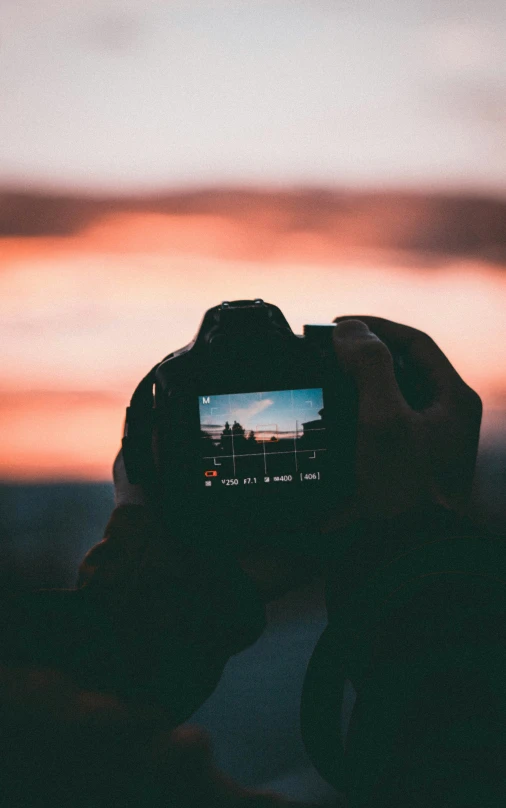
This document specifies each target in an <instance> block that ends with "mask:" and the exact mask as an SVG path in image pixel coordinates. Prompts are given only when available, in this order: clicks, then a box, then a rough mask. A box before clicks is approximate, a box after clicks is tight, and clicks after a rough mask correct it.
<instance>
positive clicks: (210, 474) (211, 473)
mask: <svg viewBox="0 0 506 808" xmlns="http://www.w3.org/2000/svg"><path fill="white" fill-rule="evenodd" d="M204 474H205V476H206V477H217V476H218V472H217V471H215V470H214V469H212V470H211V471H204Z"/></svg>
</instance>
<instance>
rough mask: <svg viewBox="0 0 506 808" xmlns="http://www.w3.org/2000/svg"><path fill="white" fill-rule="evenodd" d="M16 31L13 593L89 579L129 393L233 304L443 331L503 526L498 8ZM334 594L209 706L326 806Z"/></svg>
mask: <svg viewBox="0 0 506 808" xmlns="http://www.w3.org/2000/svg"><path fill="white" fill-rule="evenodd" d="M0 31H1V39H0V83H1V100H0V108H1V113H2V114H1V117H2V127H1V135H0V345H1V353H0V365H1V376H0V430H1V440H0V479H1V484H0V532H1V557H0V560H1V575H0V584H1V585H2V586H4V588H5V587H7V588H12V589H14V590H15V589H19V588H21V587H25V586H65V585H71V584H72V583H73V581H74V578H75V572H76V568H77V565H78V563H79V560H80V559H81V558H82V555H83V554H84V552H85V551H86V550H87V549H88V548H89V547H90V546H91V545H92V544H93V543H95V542H96V541H97V540H99V539H100V538H101V535H102V531H103V527H104V525H105V523H106V521H107V518H108V515H109V513H110V510H111V508H112V487H111V484H110V468H111V464H112V460H113V458H114V456H115V453H116V451H117V449H118V446H119V442H120V438H121V432H122V424H123V416H124V410H125V407H126V405H127V404H128V401H129V397H130V395H131V393H132V391H133V389H134V388H135V386H136V384H137V383H138V381H139V380H140V378H141V377H142V376H143V375H144V374H145V373H146V372H147V371H148V370H149V369H150V368H151V367H152V366H153V364H154V363H155V362H156V361H159V360H160V359H161V358H162V357H163V356H165V355H166V354H167V353H169V352H170V351H172V350H174V349H176V348H179V347H181V346H182V345H184V344H185V343H187V342H188V341H189V340H190V339H191V337H192V336H193V335H194V333H195V331H196V330H197V328H198V325H199V322H200V319H201V317H202V314H203V312H204V310H205V309H207V308H208V307H210V306H213V305H216V304H217V303H219V302H221V301H222V300H224V299H234V298H255V297H262V298H263V299H265V300H267V301H268V302H271V303H275V304H276V305H278V306H280V308H281V309H282V310H283V312H284V314H285V315H286V317H287V318H288V320H289V322H290V324H291V325H292V327H293V329H294V330H296V331H298V332H300V331H301V328H302V324H303V323H304V322H318V321H319V322H328V321H330V320H331V319H332V318H333V317H335V316H336V315H340V314H376V315H379V316H382V317H387V318H390V319H394V320H397V321H399V322H403V323H407V324H410V325H413V326H415V327H417V328H420V329H422V330H424V331H427V332H429V333H430V334H431V335H432V336H433V337H434V339H435V340H436V341H437V342H438V343H439V345H440V346H441V347H442V349H443V350H444V351H445V352H446V354H447V355H448V356H449V357H450V359H451V361H452V362H453V364H454V365H455V366H456V368H457V369H458V371H459V372H460V374H461V375H462V376H463V377H464V379H465V380H466V381H467V382H468V383H469V384H470V385H471V386H472V387H474V388H475V389H476V390H477V391H478V392H479V394H480V395H481V396H482V399H483V402H484V408H485V411H484V421H483V430H482V439H481V445H480V455H479V461H478V472H477V479H476V486H475V495H474V501H473V508H474V510H475V512H476V513H477V514H478V515H479V517H480V518H481V519H483V520H485V521H486V522H487V523H488V524H490V525H491V526H492V527H494V528H496V529H504V525H505V523H506V429H505V426H506V316H505V314H506V139H505V137H504V133H505V131H506V60H505V58H504V41H505V39H506V5H505V4H504V3H503V2H502V0H470V1H469V2H467V1H466V0H458V1H457V0H438V1H437V2H436V0H379V2H376V3H374V4H372V5H371V4H370V3H369V2H365V0H354V2H353V3H352V2H330V0H329V2H327V1H326V0H320V1H318V2H317V1H316V0H314V2H311V1H310V0H299V2H297V3H294V2H288V1H286V2H285V0H255V1H254V2H253V0H186V1H185V2H176V0H173V1H172V2H171V0H165V2H160V1H159V0H86V2H85V1H84V0H37V2H35V0H2V2H0ZM318 602H319V598H318V589H317V588H316V589H314V590H311V591H309V590H308V591H307V592H305V593H302V594H301V595H299V596H294V597H292V599H290V598H289V599H287V600H286V601H285V602H284V603H283V604H281V605H279V606H278V607H276V612H275V613H273V618H272V622H271V625H270V627H269V630H268V632H267V635H266V637H264V638H263V639H262V640H261V641H260V644H257V647H255V648H254V649H250V650H249V651H248V652H245V654H243V655H241V656H240V657H238V658H236V659H234V660H232V662H231V664H230V665H229V667H228V668H227V671H226V675H225V679H224V681H223V682H222V683H221V685H220V688H219V690H218V691H217V694H215V696H213V697H212V699H211V700H210V701H209V702H208V703H207V704H206V705H205V706H204V708H203V709H202V711H200V713H199V715H198V716H197V717H196V720H199V721H200V722H201V723H207V725H208V726H210V727H211V730H212V732H213V736H214V738H215V746H216V753H217V757H218V760H219V762H220V764H221V765H222V766H223V767H224V768H226V769H227V770H228V771H230V772H231V773H232V774H234V776H237V777H238V778H239V779H240V780H241V782H244V783H245V784H257V785H258V784H265V783H275V784H276V785H277V787H278V788H279V789H280V790H281V791H282V792H283V793H286V794H293V795H294V796H300V797H304V796H309V797H311V798H315V799H316V798H317V797H318V798H321V799H322V800H324V799H325V798H326V796H325V795H327V796H328V790H325V788H324V786H323V784H322V783H321V782H320V781H319V780H318V778H317V776H316V773H315V772H314V770H312V768H311V766H310V764H309V761H308V760H307V759H306V758H305V755H304V752H303V748H302V743H301V740H300V735H299V733H298V699H299V696H300V684H301V681H302V676H303V672H304V668H305V664H306V662H307V659H308V657H309V655H310V653H311V650H312V647H313V645H314V642H315V641H316V638H317V636H318V634H319V632H320V631H321V628H322V626H323V624H324V615H323V613H322V611H321V608H320V607H319V606H318ZM304 604H305V607H304V608H303V606H304ZM309 604H312V606H311V607H310V606H309ZM281 660H283V661H281ZM287 683H288V684H287ZM245 705H248V706H247V710H245ZM248 710H249V713H248V715H246V714H245V713H247V712H248Z"/></svg>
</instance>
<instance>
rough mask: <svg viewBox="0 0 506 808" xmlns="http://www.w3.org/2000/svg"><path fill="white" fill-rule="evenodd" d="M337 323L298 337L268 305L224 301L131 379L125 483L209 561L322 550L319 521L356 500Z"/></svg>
mask: <svg viewBox="0 0 506 808" xmlns="http://www.w3.org/2000/svg"><path fill="white" fill-rule="evenodd" d="M334 327H335V325H334V324H333V323H331V324H325V325H311V324H308V325H305V326H304V329H303V334H302V335H298V334H294V333H293V331H292V329H291V328H290V326H289V324H288V322H287V321H286V319H285V317H284V316H283V314H282V312H281V310H280V309H279V308H278V307H277V306H274V305H271V304H269V303H265V302H264V301H263V300H261V299H259V298H258V299H256V300H235V301H225V302H223V303H221V304H220V305H218V306H214V307H213V308H211V309H209V310H208V311H207V312H206V313H205V315H204V318H203V320H202V324H201V326H200V329H199V331H198V333H197V335H196V337H195V338H194V339H193V340H192V342H190V343H189V344H188V345H186V346H185V347H184V348H181V349H180V350H177V351H174V352H173V353H171V354H169V355H168V356H166V357H165V358H164V359H163V360H162V361H161V362H160V363H158V364H157V365H155V367H154V368H153V369H152V370H151V371H150V373H148V375H147V376H146V377H145V378H144V379H143V380H142V381H141V382H140V384H139V385H138V387H137V389H136V390H135V392H134V394H133V396H132V400H131V403H130V406H129V407H128V408H127V412H126V421H125V433H124V438H123V454H124V459H125V466H126V470H127V475H128V479H129V481H130V482H131V483H136V484H141V485H142V486H144V488H145V490H146V491H147V492H148V493H149V494H150V495H151V496H152V497H153V498H154V500H155V501H156V503H157V505H158V506H159V507H160V509H161V512H162V515H163V518H164V520H165V521H166V522H167V524H168V525H169V526H170V527H171V529H172V530H174V529H177V527H178V526H180V529H179V531H178V537H179V538H180V539H181V540H182V541H188V542H190V543H191V544H192V545H195V546H198V547H199V548H200V549H201V550H204V551H206V550H210V551H212V552H213V554H215V553H218V552H224V553H226V552H229V551H230V552H231V551H232V550H233V551H234V552H237V549H238V547H239V548H240V547H241V546H244V547H248V546H251V545H252V544H259V543H261V544H269V545H270V546H278V547H285V548H287V549H288V548H289V549H291V550H294V549H295V550H298V551H302V552H317V553H319V554H321V553H322V552H323V553H324V552H325V549H326V548H325V546H324V542H325V539H324V538H323V537H322V536H321V534H320V531H319V529H318V524H319V522H320V521H321V518H322V515H324V514H325V512H326V511H328V510H329V508H330V507H332V508H333V509H335V508H336V507H337V508H338V507H339V504H340V503H342V504H343V506H344V504H345V503H346V501H347V500H348V499H349V497H350V496H352V493H353V476H354V475H353V457H354V448H355V436H356V419H357V395H356V391H355V389H354V386H353V384H352V382H351V380H350V379H349V378H347V377H346V376H345V374H344V373H343V372H342V371H341V370H340V368H339V365H338V362H337V358H336V355H335V352H334V349H333V345H332V330H333V328H334ZM395 363H396V371H397V372H398V376H399V378H401V377H402V375H403V372H404V370H405V368H404V365H403V363H402V358H401V357H399V356H396V357H395ZM408 386H409V385H408ZM405 394H406V393H405ZM408 394H409V391H408ZM333 542H334V543H335V537H334V540H333Z"/></svg>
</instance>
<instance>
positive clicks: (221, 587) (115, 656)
mask: <svg viewBox="0 0 506 808" xmlns="http://www.w3.org/2000/svg"><path fill="white" fill-rule="evenodd" d="M383 340H386V341H387V342H389V343H390V344H395V345H396V346H397V347H398V348H399V349H402V350H403V352H404V353H405V354H407V355H409V356H410V358H411V361H412V362H413V363H414V364H415V365H416V366H417V367H418V368H421V369H422V370H423V372H424V373H425V374H426V376H427V378H428V379H430V381H431V383H433V384H434V389H435V398H434V402H433V404H432V406H431V407H430V408H428V409H427V410H426V411H423V412H414V411H413V410H411V408H410V407H409V406H408V405H407V403H406V402H405V401H404V399H403V397H402V395H401V393H400V391H399V388H398V386H397V383H396V380H395V375H394V371H393V364H392V357H391V354H390V352H389V350H388V348H387V347H386V345H385V342H384V341H383ZM334 345H335V350H336V353H337V357H338V360H339V363H340V365H341V367H342V369H343V370H344V371H345V372H346V373H347V374H349V375H350V376H351V377H352V378H353V379H354V381H355V384H356V387H357V389H358V394H359V418H358V440H357V454H356V470H355V474H356V494H355V496H354V498H353V500H352V501H351V502H350V503H349V507H348V508H347V509H346V511H345V512H343V511H342V509H341V510H339V511H336V512H335V513H334V514H332V513H327V514H326V515H325V519H324V521H323V522H322V524H321V531H322V532H324V533H326V534H330V535H335V540H336V541H340V540H341V538H342V537H343V536H350V535H354V537H355V539H354V541H353V542H352V543H351V544H350V549H349V552H348V553H347V556H346V558H345V560H344V561H343V565H342V567H340V568H335V569H333V568H331V569H330V571H329V573H328V577H329V587H328V607H329V609H330V610H332V609H333V608H335V605H336V603H339V602H343V600H345V599H346V598H347V597H348V596H349V593H350V592H352V591H354V590H356V589H357V588H359V587H360V586H363V585H364V582H367V581H368V580H369V579H370V577H371V576H372V575H373V574H374V573H375V570H376V569H377V568H378V565H384V564H388V563H389V561H390V560H391V559H392V557H393V556H394V555H395V554H398V553H399V552H401V553H402V552H405V551H406V550H407V549H408V548H410V547H416V546H417V545H418V544H419V543H420V542H425V541H427V540H429V541H436V540H440V539H444V538H445V536H448V535H457V534H458V533H459V531H462V530H465V529H467V528H468V525H467V523H465V522H462V520H461V514H462V512H463V510H464V509H465V506H466V504H467V501H468V498H469V494H470V489H471V483H472V478H473V473H474V465H475V459H476V452H477V446H478V435H479V427H480V419H481V402H480V400H479V397H478V396H477V395H476V393H474V392H473V391H472V390H471V389H470V388H469V387H467V385H466V384H465V383H464V382H463V381H462V379H461V378H460V377H459V376H458V374H457V372H456V371H455V370H454V369H453V367H452V366H451V365H450V363H449V362H448V360H447V359H446V357H445V356H444V355H443V353H442V352H441V351H440V350H439V348H438V347H437V346H436V345H435V344H434V342H433V341H432V340H431V339H430V338H429V337H427V336H426V335H425V334H422V333H420V332H418V331H415V330H414V329H411V328H407V327H406V326H401V325H398V324H395V323H391V322H389V321H387V320H382V319H380V318H369V317H359V318H356V319H353V318H341V321H340V322H339V324H338V325H337V327H336V329H335V333H334ZM233 435H234V436H237V439H243V440H246V439H245V437H244V429H242V427H241V426H240V424H238V423H237V422H235V423H234V425H233V426H232V427H230V424H228V422H227V423H226V424H225V429H224V431H223V433H222V436H221V445H222V447H223V449H224V451H226V450H227V447H226V445H225V443H226V441H228V440H230V441H231V440H232V437H233ZM234 439H235V438H234ZM252 439H253V437H252V435H251V433H250V436H249V438H248V440H252ZM114 481H115V496H116V508H115V510H114V511H113V513H112V516H111V519H110V521H109V524H108V525H107V528H106V531H105V538H104V540H103V541H102V542H100V543H99V544H97V545H96V546H95V547H94V548H93V549H92V550H90V552H89V553H88V555H87V556H86V558H85V559H84V561H83V563H82V565H81V568H80V573H79V581H78V587H77V589H76V590H71V591H63V592H58V591H54V592H42V593H34V594H32V595H30V596H27V597H25V598H23V599H20V600H18V601H17V602H15V603H14V602H9V603H6V604H5V605H4V609H3V617H4V626H3V629H2V642H1V645H0V648H1V655H2V662H3V667H2V672H1V678H0V685H1V691H0V698H1V704H2V721H3V729H2V733H3V734H2V748H1V750H0V753H1V754H0V760H1V765H2V772H3V773H2V782H1V787H2V789H3V792H4V801H3V802H2V800H1V799H0V805H2V808H7V807H8V808H14V806H16V808H21V806H23V808H30V806H35V805H37V806H38V805H51V806H52V808H58V806H62V805H68V806H76V807H77V808H84V806H86V808H91V806H93V807H94V808H99V806H118V807H119V806H130V805H132V806H134V805H135V806H136V807H137V806H149V807H150V808H153V806H156V807H158V806H160V807H161V806H162V805H163V806H166V805H169V804H170V805H176V806H194V807H195V808H197V806H199V808H207V807H208V806H213V808H225V806H227V808H235V807H236V806H247V805H251V806H252V808H253V806H256V807H258V806H263V807H264V808H266V807H267V806H270V805H273V804H276V803H277V802H278V801H280V800H278V798H277V797H276V796H263V797H260V796H258V795H254V794H252V793H247V792H245V791H244V790H243V789H240V788H239V787H237V786H235V785H234V784H231V783H230V781H228V780H227V778H224V777H222V776H221V775H220V774H219V773H218V772H216V770H215V769H214V768H213V766H212V764H211V760H210V753H209V748H208V742H207V741H206V739H205V737H204V736H202V735H201V734H199V733H198V732H197V731H195V732H194V731H192V730H187V729H177V728H178V726H179V725H180V724H181V723H182V722H183V721H185V720H186V719H187V718H188V717H189V716H191V715H192V713H193V712H194V711H195V710H196V709H197V708H198V707H199V706H200V705H201V704H202V703H203V702H204V701H205V700H206V699H207V698H208V697H209V696H210V694H211V693H212V692H213V690H214V688H215V687H216V684H217V682H218V680H219V678H220V676H221V673H222V671H223V668H224V665H225V664H226V662H227V660H228V659H229V657H230V656H231V655H232V654H236V653H238V652H239V651H241V650H242V649H244V648H246V647H247V646H248V645H250V644H251V643H253V642H255V640H256V639H257V638H258V637H259V635H260V633H261V632H262V630H263V628H264V625H265V614H264V607H265V604H266V603H268V602H270V601H272V600H273V599H275V598H276V597H279V596H280V595H281V594H283V593H285V592H287V591H288V590H290V589H292V588H294V587H296V586H299V585H300V584H301V583H303V582H304V581H307V580H308V578H310V577H311V576H312V575H314V574H315V572H316V571H319V570H320V568H321V564H320V563H319V562H318V561H317V560H315V559H311V558H301V557H296V556H293V557H292V556H290V555H289V554H287V553H276V552H274V551H269V550H268V548H264V549H262V550H257V551H255V552H251V554H249V555H244V556H242V557H240V558H237V559H235V561H233V560H232V559H230V561H229V562H228V563H227V564H223V565H222V566H219V565H216V566H215V567H211V566H210V565H209V564H208V563H207V561H205V560H204V559H203V558H202V557H201V556H199V554H198V553H197V552H196V551H192V550H189V549H188V548H187V547H186V546H185V545H184V544H183V543H182V542H180V540H179V538H178V536H177V535H173V534H172V533H171V530H170V527H169V528H167V527H166V526H164V525H163V524H161V522H160V521H159V519H158V517H157V514H156V511H155V510H153V508H152V507H151V506H150V505H149V500H148V499H146V496H145V492H144V491H143V490H142V489H141V488H140V487H138V486H132V485H130V484H129V483H128V481H127V478H126V474H125V471H124V465H123V460H122V457H121V454H120V455H118V458H117V459H116V462H115V466H114ZM331 506H332V503H329V508H331ZM204 527H205V526H204ZM350 531H351V533H350ZM353 531H354V532H353ZM351 573H353V574H351ZM415 639H416V638H415ZM505 674H506V671H505ZM359 702H360V694H359ZM336 731H337V730H336ZM468 765H469V766H472V765H473V762H472V760H471V761H470V762H469V763H468ZM422 785H423V784H422ZM487 794H488V792H487V791H486V790H485V791H484V792H483V795H482V802H481V806H482V808H485V806H487V808H488V805H489V803H488V802H487ZM401 798H402V795H401ZM445 799H446V797H445ZM280 802H281V803H282V804H283V805H285V806H286V805H287V804H288V805H289V804H290V803H287V802H285V801H280ZM400 804H401V803H399V805H400ZM413 804H414V803H413ZM447 804H451V805H453V803H451V802H450V803H447V802H439V803H438V802H437V800H436V801H433V802H432V803H431V805H432V806H433V805H438V806H443V805H445V806H446V805H447ZM493 804H494V805H495V803H493ZM505 804H506V801H505ZM472 805H473V808H474V805H475V803H474V802H473V803H472ZM370 808H375V806H374V803H371V805H370ZM382 808H383V806H382ZM403 808H411V806H410V805H409V804H408V802H407V801H406V802H405V803H404V804H403ZM427 808H428V805H427Z"/></svg>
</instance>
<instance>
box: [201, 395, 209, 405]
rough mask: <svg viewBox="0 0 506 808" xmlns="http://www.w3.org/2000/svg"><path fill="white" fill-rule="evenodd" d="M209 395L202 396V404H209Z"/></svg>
mask: <svg viewBox="0 0 506 808" xmlns="http://www.w3.org/2000/svg"><path fill="white" fill-rule="evenodd" d="M210 403H211V396H202V404H210Z"/></svg>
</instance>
